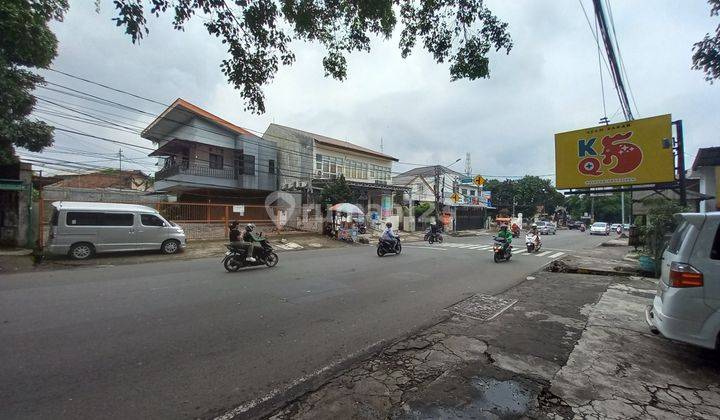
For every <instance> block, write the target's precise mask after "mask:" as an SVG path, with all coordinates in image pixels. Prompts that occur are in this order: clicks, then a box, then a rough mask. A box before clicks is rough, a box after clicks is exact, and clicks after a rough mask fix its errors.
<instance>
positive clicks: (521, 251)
mask: <svg viewBox="0 0 720 420" xmlns="http://www.w3.org/2000/svg"><path fill="white" fill-rule="evenodd" d="M523 252H527V249H518V250H517V251H513V254H515V255H517V254H522V253H523Z"/></svg>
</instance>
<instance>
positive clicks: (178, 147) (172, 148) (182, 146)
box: [148, 139, 191, 156]
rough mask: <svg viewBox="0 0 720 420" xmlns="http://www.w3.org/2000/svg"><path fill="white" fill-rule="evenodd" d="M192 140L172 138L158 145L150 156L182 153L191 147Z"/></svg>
mask: <svg viewBox="0 0 720 420" xmlns="http://www.w3.org/2000/svg"><path fill="white" fill-rule="evenodd" d="M190 144H191V143H190V142H189V141H187V140H180V139H172V140H170V141H169V142H167V143H165V144H163V145H162V146H160V147H158V148H157V150H155V151H154V152H152V153H150V154H149V155H148V156H170V155H177V154H180V153H181V152H182V151H183V150H186V149H188V148H189V147H190Z"/></svg>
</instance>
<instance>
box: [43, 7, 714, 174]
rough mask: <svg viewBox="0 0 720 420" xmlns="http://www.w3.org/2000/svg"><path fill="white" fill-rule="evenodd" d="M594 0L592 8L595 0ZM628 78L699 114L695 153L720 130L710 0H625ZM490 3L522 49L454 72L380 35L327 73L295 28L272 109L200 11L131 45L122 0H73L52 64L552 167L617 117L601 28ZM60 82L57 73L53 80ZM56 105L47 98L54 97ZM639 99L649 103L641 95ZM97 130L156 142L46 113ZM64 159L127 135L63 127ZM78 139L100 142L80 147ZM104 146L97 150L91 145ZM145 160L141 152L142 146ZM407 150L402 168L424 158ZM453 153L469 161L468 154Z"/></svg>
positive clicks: (502, 160)
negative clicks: (475, 73) (245, 94)
mask: <svg viewBox="0 0 720 420" xmlns="http://www.w3.org/2000/svg"><path fill="white" fill-rule="evenodd" d="M582 1H584V4H585V7H586V8H588V12H590V11H591V8H592V6H591V1H590V0H582ZM610 3H611V5H612V12H613V16H614V20H615V26H616V30H617V35H618V41H619V44H620V49H621V53H622V57H623V58H624V63H625V66H626V69H627V73H628V76H629V85H630V87H631V89H632V93H633V96H634V98H635V99H636V100H637V102H636V105H637V112H636V118H638V117H648V116H653V115H659V114H665V113H672V115H673V118H675V119H677V118H681V119H683V121H684V126H685V139H686V151H687V154H686V160H687V162H688V165H689V164H691V162H692V158H693V157H694V155H695V152H696V151H697V148H698V147H707V146H713V145H718V144H720V134H718V133H720V118H718V109H720V83H716V84H714V85H711V84H709V83H707V82H705V81H704V79H703V74H702V73H700V72H698V71H693V70H691V69H690V65H691V59H690V57H691V54H692V44H693V43H694V42H696V41H698V40H700V39H701V38H702V37H703V35H704V34H705V33H707V32H711V31H713V30H714V28H715V27H716V26H717V24H718V19H717V18H711V17H710V16H709V6H708V4H707V3H706V2H705V1H701V0H687V1H678V0H672V1H671V0H656V1H652V2H650V1H641V0H622V1H620V0H611V1H610ZM487 4H488V5H489V7H490V8H491V9H492V10H493V11H494V12H495V13H496V14H497V15H499V17H500V18H501V19H503V20H505V21H506V22H508V23H509V25H510V26H509V30H510V32H511V34H512V37H513V41H514V44H515V45H514V48H513V50H512V51H511V53H510V54H509V55H505V54H504V53H498V54H494V55H492V57H491V75H490V78H489V79H483V80H477V81H472V82H471V81H457V82H451V81H450V76H449V71H448V67H447V65H444V64H436V63H435V62H434V61H433V60H432V58H431V57H430V56H429V55H428V54H427V53H425V52H424V51H422V50H421V49H418V50H416V51H415V53H414V54H413V55H412V56H411V57H409V58H408V59H405V60H403V59H402V58H401V57H400V52H399V49H398V47H397V43H398V38H397V37H394V38H393V39H391V40H388V41H384V40H380V39H377V40H375V41H374V42H373V50H372V51H371V52H370V53H357V54H353V55H351V56H350V57H349V73H348V78H347V80H346V81H344V82H338V81H336V80H334V79H331V78H325V77H324V76H323V74H324V72H323V69H322V57H323V55H324V51H323V50H322V48H321V47H320V46H318V45H314V44H305V43H296V44H295V52H296V56H297V62H296V63H295V64H294V65H293V66H291V67H284V68H282V69H281V70H280V72H279V73H278V75H277V77H276V79H275V80H274V81H273V82H272V83H271V84H270V85H268V86H267V87H266V88H265V95H266V108H267V113H266V114H264V115H253V114H251V113H248V112H245V111H243V108H244V104H243V100H242V98H241V97H240V95H239V94H238V93H237V92H235V91H234V90H233V88H232V87H231V86H229V85H228V84H227V82H226V80H225V79H224V77H223V75H222V73H221V72H220V70H219V63H220V61H221V60H222V59H223V58H224V57H225V51H224V49H223V47H222V44H220V43H219V42H218V41H217V39H215V38H212V37H210V36H208V35H207V33H206V32H205V29H204V28H203V27H202V25H201V23H202V21H200V20H197V19H196V20H195V21H192V22H191V24H189V25H188V26H187V28H186V30H185V31H184V32H178V31H175V30H173V29H172V27H171V25H170V24H169V17H161V18H159V19H155V18H152V17H151V18H149V19H148V20H149V27H150V35H149V36H148V37H147V38H146V39H144V40H143V41H142V42H141V43H140V44H139V45H133V44H132V43H131V42H130V39H129V37H128V36H127V35H125V34H124V33H123V32H122V30H121V29H119V28H117V27H116V26H115V25H114V23H113V22H112V21H111V18H112V16H113V12H114V9H113V6H112V2H110V1H103V2H101V5H100V10H99V13H98V12H96V10H95V7H94V6H93V5H92V2H89V1H87V0H75V1H71V7H70V11H69V13H68V14H67V16H66V19H65V20H64V21H63V22H56V23H54V24H53V25H52V27H53V29H54V30H55V33H56V34H57V37H58V39H59V41H60V47H59V55H58V57H57V58H56V60H55V62H54V65H53V67H54V68H55V69H58V70H61V71H64V72H68V73H71V74H74V75H78V76H82V77H86V78H88V79H91V80H93V81H97V82H102V83H105V84H108V85H111V86H113V87H116V88H118V89H123V90H126V91H130V92H136V93H138V94H141V95H143V96H146V97H149V98H152V99H155V100H157V101H159V102H162V103H170V102H172V101H173V100H174V99H175V98H177V97H182V98H183V99H186V100H188V101H190V102H193V103H195V104H197V105H199V106H201V107H203V108H205V109H207V110H208V111H210V112H213V113H215V114H217V115H219V116H221V117H223V118H225V119H228V120H230V121H232V122H234V123H236V124H238V125H241V126H244V127H247V128H248V129H250V130H255V131H256V132H260V133H261V132H263V131H264V130H265V128H266V127H267V125H268V124H269V123H271V122H275V123H279V124H284V125H289V126H293V127H297V128H301V129H304V130H307V131H312V132H317V133H320V134H324V135H327V136H331V137H336V138H340V139H344V140H348V141H351V142H354V143H356V144H359V145H362V146H366V147H370V148H374V149H379V147H380V139H381V138H382V139H383V142H384V151H385V152H386V153H389V154H392V155H394V156H396V157H398V158H399V159H400V161H401V162H407V163H421V164H435V163H440V164H448V163H450V162H453V161H454V160H456V159H457V158H464V157H465V153H466V152H469V153H471V156H472V168H473V172H475V173H481V174H484V175H488V176H493V177H495V176H501V177H504V176H519V175H523V174H534V175H544V176H550V177H551V176H552V174H553V173H554V157H553V150H554V147H553V135H554V133H556V132H562V131H568V130H573V129H578V128H583V127H586V126H592V125H596V124H597V122H598V120H599V118H600V117H602V116H603V105H602V95H601V89H600V74H599V69H598V55H597V49H596V45H595V41H594V39H593V36H592V34H591V32H590V28H589V27H588V23H587V22H586V20H585V17H584V15H583V11H582V8H581V6H580V2H579V1H578V0H513V1H503V0H492V1H488V2H487ZM44 74H45V75H46V78H47V80H49V81H52V82H53V83H57V84H61V85H63V86H67V87H71V88H74V89H77V90H80V91H83V92H89V93H93V94H96V95H98V96H100V97H103V98H108V99H112V100H115V101H118V102H121V103H124V104H127V105H130V106H133V107H136V108H139V109H141V110H144V111H146V112H148V113H151V114H156V113H159V112H161V111H162V107H161V106H160V105H157V104H153V103H149V102H146V101H141V100H136V99H134V98H131V97H128V96H126V95H122V94H117V93H113V92H111V91H108V90H105V89H102V88H99V87H96V86H93V85H88V84H86V83H83V82H80V81H77V80H73V79H70V78H67V77H65V76H63V75H60V74H57V73H51V72H46V73H44ZM603 76H604V80H605V87H606V95H605V96H606V104H607V105H606V106H607V115H608V117H611V120H612V121H621V120H622V113H621V112H620V110H619V105H618V100H617V95H616V92H615V91H614V90H612V89H610V88H608V86H609V85H610V78H609V75H608V74H607V72H604V73H603ZM49 87H51V88H52V85H51V86H49ZM38 94H39V95H40V96H41V97H44V98H46V99H49V100H53V98H54V99H57V100H63V101H65V103H66V104H69V103H72V104H78V105H82V104H84V105H85V106H89V107H92V106H97V105H95V104H92V103H90V104H88V103H87V102H83V101H82V100H79V99H77V98H73V97H69V96H67V95H63V94H59V93H57V92H54V91H51V90H48V89H39V90H38ZM52 107H53V106H52V105H49V104H47V103H44V104H42V108H43V109H45V110H46V111H51V112H52ZM633 109H635V108H634V107H633ZM106 111H108V112H114V113H117V114H118V116H116V117H112V116H110V117H111V118H115V119H117V120H118V121H120V120H123V119H121V117H122V118H124V120H123V121H128V122H129V123H130V124H132V125H134V126H138V127H144V126H145V125H146V124H147V123H148V122H149V121H150V120H151V117H149V116H148V115H144V114H139V113H137V112H123V111H122V110H106ZM38 115H42V116H44V118H46V119H48V120H52V121H54V122H58V123H62V124H64V126H65V127H66V128H67V127H73V128H75V129H77V130H79V131H83V132H85V133H92V134H96V135H99V136H104V137H109V138H113V139H117V140H121V141H125V142H130V143H133V144H138V145H142V146H144V147H150V146H151V144H150V143H149V142H147V141H145V140H142V139H140V138H139V136H138V135H137V134H132V133H129V132H119V131H116V130H111V129H106V128H99V127H97V126H88V125H84V124H83V123H81V122H77V121H69V120H67V119H65V118H64V117H62V116H58V115H52V114H47V113H45V114H38ZM56 145H57V146H58V148H57V150H56V154H52V155H51V154H46V156H49V157H52V158H54V159H63V160H77V161H83V162H92V164H94V165H98V166H112V165H116V162H115V161H112V160H111V159H112V156H109V155H108V154H109V153H116V152H117V149H118V147H117V146H116V145H113V144H110V143H104V142H102V141H94V140H92V139H88V138H85V139H82V138H81V137H79V136H75V135H68V134H67V133H58V135H57V139H56ZM73 150H84V151H92V153H93V154H94V155H92V156H89V155H88V154H84V155H77V154H75V155H74V154H73V152H72V151H73ZM146 153H147V152H146V151H142V150H132V149H130V148H127V147H125V148H124V154H125V155H126V159H129V160H130V161H129V162H127V163H126V167H128V165H129V166H130V167H136V168H141V169H144V170H146V171H152V170H153V168H154V166H153V165H152V163H153V161H152V160H150V159H142V157H143V156H144V155H145V154H146ZM93 156H94V157H93ZM132 159H136V160H132ZM411 168H412V166H411V165H405V164H399V165H396V167H395V168H394V170H395V171H402V170H407V169H411ZM453 168H456V169H462V163H458V164H457V165H456V166H454V167H453Z"/></svg>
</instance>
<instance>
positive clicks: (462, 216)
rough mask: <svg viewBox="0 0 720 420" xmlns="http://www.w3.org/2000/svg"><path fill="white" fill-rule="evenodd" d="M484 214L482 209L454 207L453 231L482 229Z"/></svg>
mask: <svg viewBox="0 0 720 420" xmlns="http://www.w3.org/2000/svg"><path fill="white" fill-rule="evenodd" d="M485 219H486V212H485V208H484V207H469V206H468V207H465V206H463V207H456V208H455V230H468V229H483V228H484V227H485Z"/></svg>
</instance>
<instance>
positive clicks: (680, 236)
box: [667, 221, 690, 255]
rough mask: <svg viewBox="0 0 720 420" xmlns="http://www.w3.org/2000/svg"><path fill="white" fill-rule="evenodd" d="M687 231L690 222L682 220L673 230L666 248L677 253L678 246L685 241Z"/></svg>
mask: <svg viewBox="0 0 720 420" xmlns="http://www.w3.org/2000/svg"><path fill="white" fill-rule="evenodd" d="M689 231H690V223H688V222H687V221H684V222H682V223H681V224H680V226H678V227H677V229H675V232H673V235H672V237H671V238H670V244H668V248H667V250H668V251H670V252H672V253H673V254H676V255H677V253H678V252H680V248H681V247H682V244H683V242H684V241H685V237H686V236H687V234H688V232H689Z"/></svg>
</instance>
